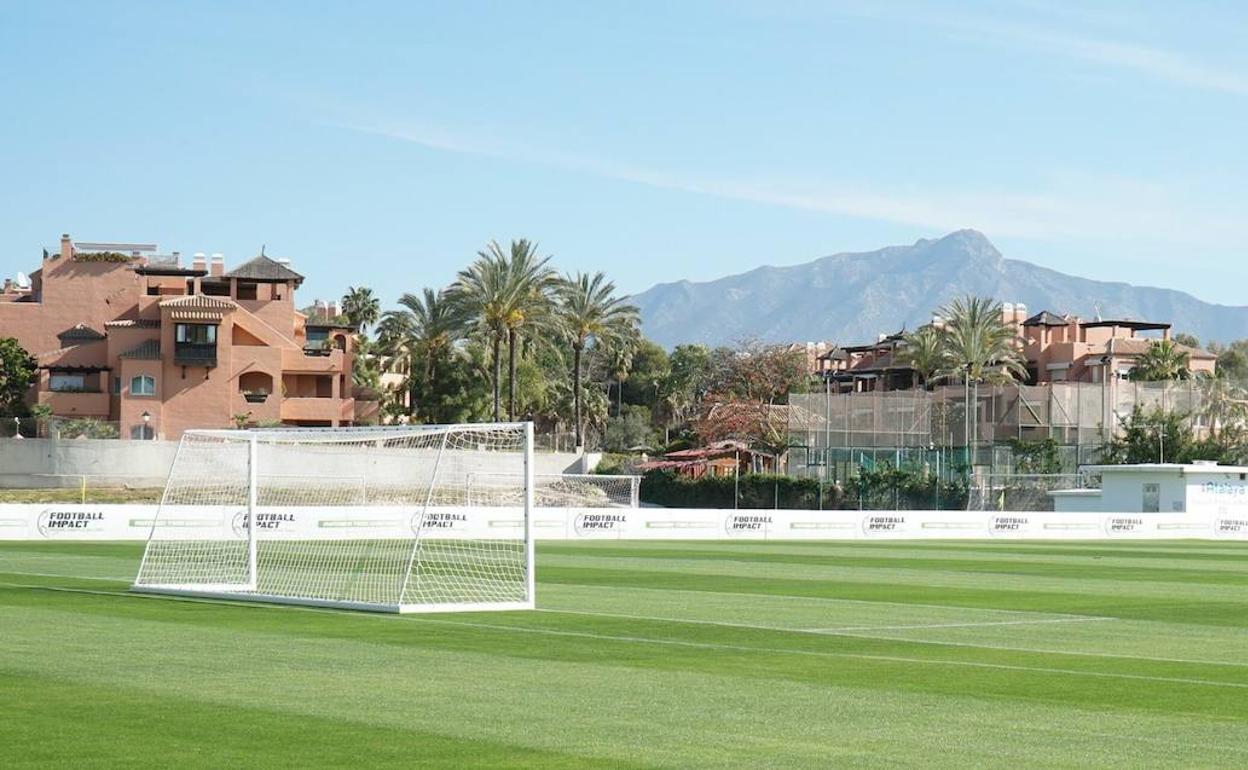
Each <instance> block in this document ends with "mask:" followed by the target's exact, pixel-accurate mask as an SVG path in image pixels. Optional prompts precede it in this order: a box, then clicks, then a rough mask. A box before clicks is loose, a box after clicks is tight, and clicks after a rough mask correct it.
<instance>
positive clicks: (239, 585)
mask: <svg viewBox="0 0 1248 770" xmlns="http://www.w3.org/2000/svg"><path fill="white" fill-rule="evenodd" d="M532 447H533V430H532V425H531V424H530V423H496V424H466V425H445V426H401V427H382V428H306V429H301V428H283V429H273V430H250V431H231V430H200V431H188V432H187V433H186V434H185V435H184V436H183V437H182V441H181V443H180V445H179V446H178V452H177V455H176V457H175V458H174V462H173V467H172V468H171V470H170V472H169V481H168V483H167V485H166V487H165V493H164V497H163V498H162V500H161V504H160V507H159V509H158V511H157V513H156V518H155V520H154V521H153V522H152V528H151V532H150V534H149V536H148V541H147V548H146V550H145V552H144V554H143V562H142V564H141V566H140V567H139V574H138V577H137V578H136V579H135V581H134V585H133V586H132V589H133V590H136V591H143V592H149V593H167V594H180V595H191V596H210V597H224V598H232V599H250V600H256V601H265V602H278V603H290V604H311V605H321V606H334V607H347V608H354V609H364V610H377V611H386V612H451V611H460V610H467V611H473V610H501V609H531V608H532V607H533V606H534V581H533V537H532V518H531V517H532V507H533V487H534V484H533V470H532V469H533V462H532Z"/></svg>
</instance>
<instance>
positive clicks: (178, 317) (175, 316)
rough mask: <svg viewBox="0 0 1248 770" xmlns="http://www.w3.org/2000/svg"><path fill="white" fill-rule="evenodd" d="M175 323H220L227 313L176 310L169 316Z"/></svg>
mask: <svg viewBox="0 0 1248 770" xmlns="http://www.w3.org/2000/svg"><path fill="white" fill-rule="evenodd" d="M169 318H170V319H172V320H174V321H220V320H221V319H223V318H225V313H224V312H222V311H220V310H174V311H173V312H172V313H170V314H169Z"/></svg>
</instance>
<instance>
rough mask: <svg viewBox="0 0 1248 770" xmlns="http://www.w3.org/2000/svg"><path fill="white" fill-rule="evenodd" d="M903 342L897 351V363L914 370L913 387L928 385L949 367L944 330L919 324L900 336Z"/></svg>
mask: <svg viewBox="0 0 1248 770" xmlns="http://www.w3.org/2000/svg"><path fill="white" fill-rule="evenodd" d="M902 342H904V343H905V344H904V345H903V346H902V347H901V348H900V349H898V351H897V359H896V360H897V363H898V364H901V365H902V366H908V367H910V368H911V369H913V370H914V377H915V380H916V382H915V383H914V386H915V387H918V386H919V385H922V386H924V387H929V386H930V385H931V384H932V383H933V382H934V381H935V380H937V379H939V377H940V376H941V375H942V374H943V373H944V372H945V371H946V370H947V369H948V368H949V363H948V359H949V353H948V351H947V350H946V348H945V335H944V331H943V330H941V329H939V328H937V327H935V326H930V325H929V326H921V327H919V328H918V329H916V330H914V331H912V332H907V333H906V334H905V335H904V336H903V337H902Z"/></svg>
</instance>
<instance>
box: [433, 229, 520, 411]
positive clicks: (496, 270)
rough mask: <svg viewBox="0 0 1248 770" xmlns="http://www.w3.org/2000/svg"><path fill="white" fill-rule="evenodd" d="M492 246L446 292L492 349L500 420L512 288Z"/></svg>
mask: <svg viewBox="0 0 1248 770" xmlns="http://www.w3.org/2000/svg"><path fill="white" fill-rule="evenodd" d="M490 246H491V247H492V248H491V249H490V250H488V251H484V252H479V253H478V255H477V260H476V261H475V262H473V263H472V264H471V265H469V266H468V267H467V268H466V269H464V270H461V271H460V272H459V275H458V277H457V278H456V279H455V283H454V284H452V285H451V287H450V288H449V289H447V296H448V299H449V300H450V301H451V302H452V303H453V304H454V305H455V306H456V307H457V308H458V310H459V312H460V313H462V314H463V315H464V316H465V317H466V318H468V319H471V321H472V323H473V325H474V326H476V328H477V331H478V332H479V333H480V334H481V335H482V336H483V337H485V339H486V342H487V344H488V345H489V346H490V351H491V358H490V365H491V369H492V370H493V377H492V378H491V386H492V387H493V396H494V420H495V421H497V420H498V416H499V408H498V407H499V385H500V383H501V382H502V376H501V372H502V356H501V348H502V344H503V340H504V339H506V337H507V323H506V321H507V317H508V315H509V313H510V309H509V301H510V289H509V286H508V266H507V262H506V258H505V257H504V256H503V255H502V254H501V251H500V250H499V249H498V245H497V244H495V243H493V242H491V243H490Z"/></svg>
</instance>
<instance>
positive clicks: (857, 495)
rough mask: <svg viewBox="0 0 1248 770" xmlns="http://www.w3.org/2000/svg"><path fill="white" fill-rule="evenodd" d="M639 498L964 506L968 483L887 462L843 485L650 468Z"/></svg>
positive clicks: (803, 505)
mask: <svg viewBox="0 0 1248 770" xmlns="http://www.w3.org/2000/svg"><path fill="white" fill-rule="evenodd" d="M734 488H735V492H736V494H737V495H738V498H737V500H736V505H735V506H734V504H733V502H734V501H733V494H734ZM641 501H642V502H643V503H651V504H653V505H662V506H666V507H668V508H733V507H736V508H789V509H808V510H816V509H824V510H833V509H842V510H852V509H862V510H935V509H937V508H939V509H943V510H960V509H964V508H965V507H966V502H967V487H966V484H965V483H964V482H962V481H952V482H951V481H943V482H942V481H938V480H937V478H936V477H935V476H932V475H931V474H927V473H922V472H919V471H912V470H906V469H897V468H893V467H892V466H890V465H886V464H883V463H881V464H880V465H879V466H877V467H876V468H873V469H865V468H864V469H862V470H861V471H860V472H859V474H858V475H857V476H854V477H853V478H851V479H849V481H848V482H847V483H846V484H845V486H844V487H840V486H838V485H836V484H832V483H821V482H820V481H818V480H817V479H799V478H793V477H791V476H776V475H771V474H763V473H750V474H746V475H744V476H741V477H740V478H739V479H734V478H733V477H731V476H726V477H715V476H704V477H702V478H700V479H696V480H695V479H689V478H685V477H682V476H678V475H677V474H675V473H673V472H671V471H650V472H649V473H647V474H646V475H645V476H643V477H642V479H641Z"/></svg>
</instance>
